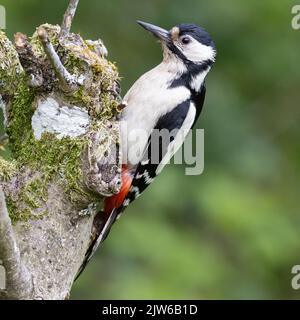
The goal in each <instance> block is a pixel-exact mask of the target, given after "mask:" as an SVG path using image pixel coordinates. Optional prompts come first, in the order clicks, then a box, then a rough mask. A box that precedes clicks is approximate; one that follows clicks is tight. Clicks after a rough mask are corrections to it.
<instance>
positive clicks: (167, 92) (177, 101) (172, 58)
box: [85, 21, 216, 264]
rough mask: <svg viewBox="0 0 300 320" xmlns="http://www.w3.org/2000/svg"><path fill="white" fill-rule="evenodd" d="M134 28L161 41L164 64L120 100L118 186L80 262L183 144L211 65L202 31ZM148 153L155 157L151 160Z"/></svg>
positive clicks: (210, 53)
mask: <svg viewBox="0 0 300 320" xmlns="http://www.w3.org/2000/svg"><path fill="white" fill-rule="evenodd" d="M138 23H139V24H140V25H141V26H142V27H144V28H145V29H146V30H148V31H150V32H151V33H152V34H153V35H154V36H155V37H156V38H158V39H159V40H160V42H161V44H162V48H163V61H162V63H161V64H159V65H158V66H157V67H155V68H154V69H152V70H150V71H149V72H147V73H145V74H144V75H143V76H141V77H140V78H139V79H138V80H137V81H136V82H135V83H134V85H133V86H132V87H131V89H130V90H129V91H128V93H127V94H126V96H125V97H124V100H123V104H124V105H126V108H124V110H123V112H122V114H121V118H120V120H121V125H120V128H121V142H122V153H123V163H124V164H123V170H122V187H121V191H120V193H119V194H117V195H115V196H112V197H110V198H107V199H106V200H105V208H104V215H105V221H106V222H105V225H104V226H103V227H102V228H101V230H100V232H99V235H98V238H97V239H96V240H95V241H94V243H93V244H92V246H91V248H90V250H89V251H88V253H87V256H86V261H85V262H87V261H88V260H89V259H90V258H91V256H92V255H93V253H94V252H95V250H96V249H97V247H98V246H99V244H100V243H101V242H102V241H103V240H104V239H105V238H106V236H107V235H108V233H109V231H110V229H111V226H112V225H113V223H114V222H115V221H116V219H117V218H118V217H119V215H120V214H121V212H122V211H123V210H124V209H125V208H126V207H127V206H128V205H129V203H131V202H132V201H134V200H135V199H136V198H137V197H138V196H139V195H140V194H141V193H142V192H143V191H144V190H145V189H146V188H147V187H148V186H149V185H150V183H151V182H152V181H153V180H154V179H155V177H156V176H157V175H158V174H159V173H160V172H161V170H162V169H163V167H164V165H165V164H166V163H167V162H168V160H169V159H170V158H171V157H172V156H173V155H174V153H175V152H176V151H177V150H178V149H179V148H180V146H181V145H182V143H183V141H184V138H185V137H186V134H187V133H188V130H189V129H191V128H192V127H193V126H194V124H195V122H196V121H197V119H198V117H199V115H200V112H201V110H202V106H203V102H204V98H205V92H206V89H205V77H206V75H207V74H208V72H209V71H210V69H211V67H212V65H213V63H214V62H215V57H216V48H215V44H214V42H213V40H212V39H211V37H210V36H209V34H208V33H207V32H206V31H205V30H203V29H202V28H200V27H198V26H196V25H194V24H179V25H177V26H175V27H173V28H172V29H171V30H170V31H167V30H164V29H162V28H160V27H157V26H154V25H152V24H149V23H145V22H142V21H138ZM155 129H156V130H155ZM174 129H179V130H178V131H175V132H178V134H175V135H173V136H172V138H171V139H169V141H168V143H165V142H162V140H161V139H160V140H158V141H159V142H158V143H157V144H156V145H153V139H152V138H153V135H154V132H155V131H162V130H167V131H168V132H171V131H174ZM180 131H181V132H180ZM132 132H136V133H137V134H139V133H140V132H143V133H144V137H145V139H142V141H139V143H137V142H136V141H135V139H131V140H130V139H128V135H130V134H131V133H132ZM182 132H183V133H182ZM156 141H157V140H156ZM129 150H130V152H128V151H129ZM141 150H142V152H140V151H141ZM153 150H154V152H155V153H157V154H158V156H156V157H155V159H156V160H155V161H153ZM130 155H134V156H133V157H131V156H130ZM85 264H86V263H85Z"/></svg>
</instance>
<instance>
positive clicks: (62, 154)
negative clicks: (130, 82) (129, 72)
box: [0, 0, 121, 299]
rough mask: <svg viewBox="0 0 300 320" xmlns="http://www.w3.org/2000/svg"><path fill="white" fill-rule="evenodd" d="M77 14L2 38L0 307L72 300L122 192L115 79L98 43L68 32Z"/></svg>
mask: <svg viewBox="0 0 300 320" xmlns="http://www.w3.org/2000/svg"><path fill="white" fill-rule="evenodd" d="M77 5H78V0H71V1H70V5H69V7H68V9H67V11H66V13H65V16H64V19H63V23H62V27H59V26H53V25H49V24H44V25H42V26H40V27H38V28H37V31H36V32H35V33H34V34H33V36H32V37H31V38H27V36H26V35H24V34H22V33H17V34H16V35H15V40H14V44H13V43H12V42H10V40H9V39H8V38H7V37H6V36H5V34H4V33H3V32H0V105H1V106H2V108H3V110H4V118H5V126H6V132H7V138H8V145H7V146H5V148H8V149H9V150H10V152H11V155H12V156H11V157H10V158H11V159H9V160H4V159H3V158H0V260H2V264H3V266H4V268H5V270H6V289H5V290H4V291H2V292H0V297H2V298H3V299H66V298H68V296H69V294H70V290H71V287H72V284H73V281H74V278H75V276H76V273H77V271H78V269H79V267H80V265H81V263H82V261H83V260H84V256H85V253H86V251H87V248H88V246H89V244H90V243H91V241H92V240H93V237H94V236H95V233H96V232H95V225H96V222H97V224H98V223H99V217H100V218H101V213H99V210H100V208H101V206H102V201H103V199H104V197H107V196H110V195H113V194H115V193H117V192H118V191H119V189H120V184H121V180H120V173H121V166H120V163H121V156H120V151H119V144H120V142H119V127H118V122H117V116H118V112H119V105H120V98H119V84H118V80H119V77H118V72H117V68H116V67H115V66H114V65H113V64H112V63H110V62H109V61H107V60H106V58H105V55H106V53H107V51H106V48H105V47H104V45H103V43H102V41H101V40H97V41H91V40H84V39H82V38H81V37H80V36H79V35H78V34H73V33H70V28H71V23H72V19H73V18H74V15H75V11H76V7H77ZM5 140H6V137H4V138H2V139H1V142H0V143H1V144H3V143H4V141H5ZM2 147H3V146H2Z"/></svg>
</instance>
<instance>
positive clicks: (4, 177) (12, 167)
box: [0, 157, 17, 182]
mask: <svg viewBox="0 0 300 320" xmlns="http://www.w3.org/2000/svg"><path fill="white" fill-rule="evenodd" d="M16 172H17V165H16V162H15V161H12V162H9V161H6V160H4V159H3V158H2V157H0V180H1V181H3V182H8V181H10V180H11V178H12V177H13V176H14V175H15V174H16Z"/></svg>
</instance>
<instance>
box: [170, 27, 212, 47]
mask: <svg viewBox="0 0 300 320" xmlns="http://www.w3.org/2000/svg"><path fill="white" fill-rule="evenodd" d="M176 27H178V28H179V36H183V35H190V36H191V37H193V38H194V39H196V40H197V41H199V42H200V43H202V44H204V45H206V46H208V47H212V48H213V49H216V46H215V43H214V41H213V40H212V38H211V36H210V35H209V33H208V32H207V31H205V30H204V29H203V28H201V27H198V26H197V25H195V24H190V23H182V24H179V25H177V26H176Z"/></svg>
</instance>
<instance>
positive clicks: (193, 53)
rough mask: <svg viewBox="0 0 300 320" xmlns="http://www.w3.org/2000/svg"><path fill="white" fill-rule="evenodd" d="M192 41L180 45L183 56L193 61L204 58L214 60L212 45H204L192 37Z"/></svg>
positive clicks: (203, 59) (198, 61)
mask: <svg viewBox="0 0 300 320" xmlns="http://www.w3.org/2000/svg"><path fill="white" fill-rule="evenodd" d="M191 39H192V41H191V42H190V43H189V44H188V45H186V46H184V47H180V50H181V51H182V53H183V54H184V55H185V57H186V58H187V59H188V60H190V61H192V62H195V63H201V62H204V61H206V60H212V61H214V60H215V55H216V53H215V50H214V49H213V48H212V47H209V46H206V45H204V44H202V43H200V42H198V41H197V40H195V39H194V38H192V37H191Z"/></svg>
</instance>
